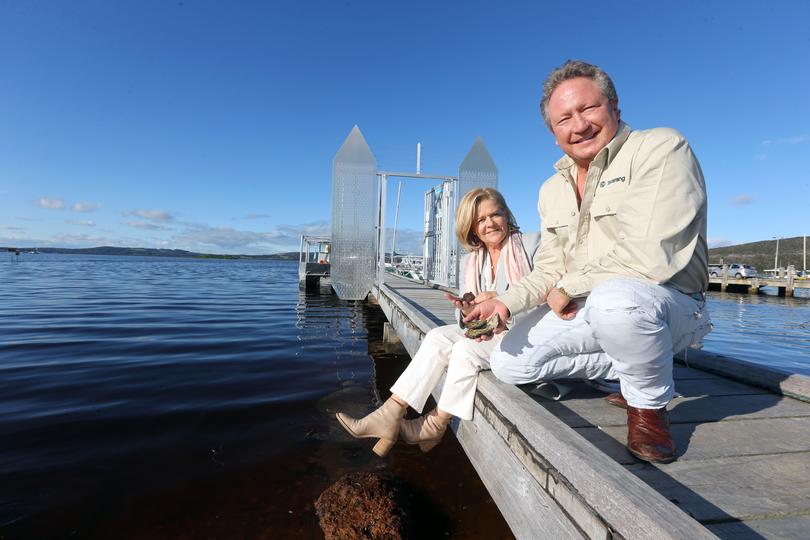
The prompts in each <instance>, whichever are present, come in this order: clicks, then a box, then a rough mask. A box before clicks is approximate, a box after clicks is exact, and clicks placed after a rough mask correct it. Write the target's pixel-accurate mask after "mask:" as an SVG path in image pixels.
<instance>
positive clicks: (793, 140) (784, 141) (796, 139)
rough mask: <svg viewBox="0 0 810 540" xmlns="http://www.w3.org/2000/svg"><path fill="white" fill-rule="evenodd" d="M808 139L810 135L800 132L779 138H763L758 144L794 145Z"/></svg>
mask: <svg viewBox="0 0 810 540" xmlns="http://www.w3.org/2000/svg"><path fill="white" fill-rule="evenodd" d="M808 139H810V135H807V133H801V134H799V135H794V136H793V137H784V138H781V139H765V140H764V141H762V142H761V143H760V144H761V145H762V146H773V145H788V146H794V145H797V144H801V143H803V142H804V141H806V140H808Z"/></svg>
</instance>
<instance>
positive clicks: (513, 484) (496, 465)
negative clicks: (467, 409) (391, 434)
mask: <svg viewBox="0 0 810 540" xmlns="http://www.w3.org/2000/svg"><path fill="white" fill-rule="evenodd" d="M456 437H458V439H459V442H460V443H461V446H462V448H464V451H465V452H466V453H467V456H468V457H469V458H470V462H471V463H472V465H473V467H475V470H476V471H478V475H479V476H480V478H481V481H482V482H483V483H484V485H485V486H486V488H487V491H489V494H490V495H491V496H492V498H493V500H494V501H495V503H496V504H497V505H498V508H499V509H500V510H501V513H502V514H503V516H504V519H506V521H507V523H508V524H509V527H510V528H511V529H512V532H513V533H514V535H515V537H516V538H518V539H522V538H527V539H534V538H571V539H574V538H576V539H583V538H585V536H583V534H582V532H581V531H580V530H579V529H578V528H577V527H576V526H575V525H574V524H573V523H572V522H571V521H570V520H569V519H568V517H567V516H566V515H565V514H564V513H563V511H562V510H561V509H560V507H559V506H558V505H557V503H556V502H555V501H554V500H553V499H552V498H551V497H550V496H549V494H548V493H546V491H544V490H543V488H542V487H541V486H540V484H538V483H537V481H536V479H535V478H534V477H533V476H531V475H529V474H527V471H526V469H525V467H524V466H523V465H522V464H521V463H520V462H519V461H518V460H517V458H516V457H515V456H514V454H512V452H510V451H509V448H508V447H507V446H506V445H505V444H504V442H503V439H501V437H500V436H499V435H498V434H497V433H496V432H495V430H494V429H493V427H492V426H491V425H490V424H489V423H488V422H487V421H486V420H485V419H484V416H483V415H481V414H477V415H475V417H474V418H473V420H472V421H469V422H460V424H459V425H458V427H457V430H456ZM527 509H531V511H529V512H527V511H526V510H527ZM599 538H601V539H606V538H607V530H605V531H604V534H603V535H602V536H601V537H599Z"/></svg>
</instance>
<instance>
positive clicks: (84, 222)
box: [65, 219, 96, 227]
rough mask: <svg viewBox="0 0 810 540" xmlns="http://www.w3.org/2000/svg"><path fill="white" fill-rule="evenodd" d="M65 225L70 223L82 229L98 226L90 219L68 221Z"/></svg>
mask: <svg viewBox="0 0 810 540" xmlns="http://www.w3.org/2000/svg"><path fill="white" fill-rule="evenodd" d="M65 223H70V224H71V225H80V226H82V227H95V226H96V223H95V222H94V221H90V220H89V219H68V220H67V221H66V222H65Z"/></svg>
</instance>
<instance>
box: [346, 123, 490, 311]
mask: <svg viewBox="0 0 810 540" xmlns="http://www.w3.org/2000/svg"><path fill="white" fill-rule="evenodd" d="M394 178H396V179H398V181H399V184H398V188H397V204H396V211H395V216H394V228H393V236H392V241H391V249H390V255H389V254H388V253H389V252H388V247H387V245H386V243H387V239H386V236H387V234H386V233H387V228H386V203H387V197H388V187H389V185H388V184H389V180H390V179H394ZM403 180H405V181H412V180H429V181H432V182H437V181H438V184H437V185H436V184H434V187H432V188H431V189H429V190H427V192H425V196H424V225H423V226H424V237H423V245H422V260H423V262H422V273H421V274H420V277H422V278H424V280H425V281H426V282H430V283H435V284H438V285H444V286H447V287H457V285H458V272H459V268H458V266H459V258H460V253H459V245H458V241H457V240H456V238H455V234H454V230H455V213H456V208H457V206H458V203H459V201H460V200H461V198H463V197H464V195H465V194H466V193H467V192H468V191H470V190H471V189H474V188H479V187H491V188H495V189H497V187H498V169H497V167H496V166H495V162H494V161H493V160H492V156H491V155H490V153H489V151H488V150H487V148H486V146H485V145H484V141H483V140H482V139H481V138H480V137H478V138H477V139H476V140H475V142H474V143H473V145H472V147H471V148H470V150H469V151H468V152H467V155H466V156H465V157H464V159H463V160H462V162H461V164H460V165H459V170H458V175H456V176H453V175H440V174H425V173H422V171H421V152H420V146H419V145H417V158H416V171H415V172H406V171H388V170H378V169H377V160H376V158H375V157H374V154H373V153H372V152H371V149H370V148H369V146H368V144H367V143H366V140H365V138H364V137H363V134H362V133H361V132H360V128H358V127H357V126H354V127H353V128H352V130H351V132H350V133H349V135H348V137H346V140H345V141H344V142H343V144H342V145H341V147H340V149H339V150H338V152H337V154H336V155H335V157H334V160H333V162H332V276H331V278H332V288H333V289H334V290H335V292H336V293H337V295H338V296H339V297H340V298H342V299H346V300H362V299H364V298H365V297H366V296H367V295H368V293H369V292H370V291H371V289H372V287H373V286H374V283H375V282H377V283H382V282H383V280H384V277H385V273H386V260H389V261H390V264H391V266H395V261H394V259H395V257H396V229H397V224H398V220H399V200H400V195H401V192H402V182H403Z"/></svg>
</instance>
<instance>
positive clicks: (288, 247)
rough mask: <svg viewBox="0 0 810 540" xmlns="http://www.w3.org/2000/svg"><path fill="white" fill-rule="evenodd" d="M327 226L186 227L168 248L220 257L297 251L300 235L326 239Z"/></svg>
mask: <svg viewBox="0 0 810 540" xmlns="http://www.w3.org/2000/svg"><path fill="white" fill-rule="evenodd" d="M329 226H330V223H329V222H326V221H318V222H313V223H307V224H303V225H281V226H279V227H277V228H276V229H273V230H270V231H250V230H238V229H234V228H232V227H209V226H208V225H200V224H197V225H191V224H190V225H189V227H188V229H187V230H185V231H184V232H182V233H179V234H177V235H175V236H174V237H173V239H172V240H173V242H172V245H173V246H175V247H178V248H180V249H187V250H190V251H201V252H206V251H212V250H215V251H216V250H219V251H221V252H224V253H243V254H256V253H275V252H279V251H297V250H298V247H299V243H300V240H301V235H302V234H306V235H312V236H328V235H329Z"/></svg>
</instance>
